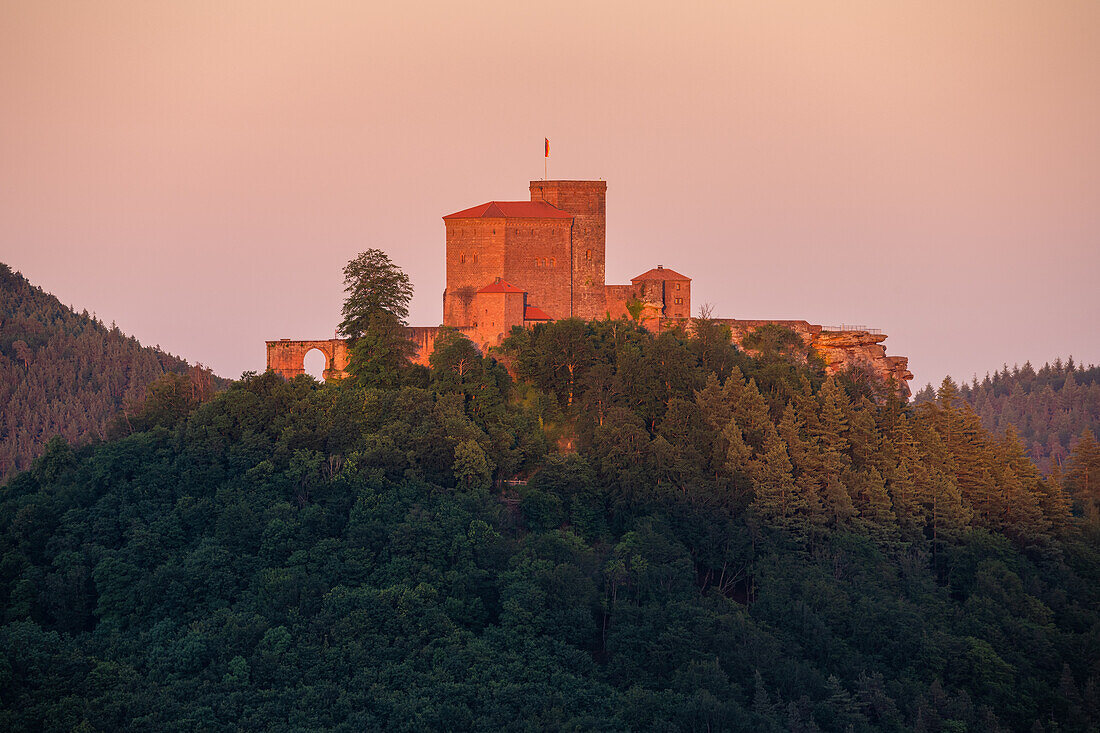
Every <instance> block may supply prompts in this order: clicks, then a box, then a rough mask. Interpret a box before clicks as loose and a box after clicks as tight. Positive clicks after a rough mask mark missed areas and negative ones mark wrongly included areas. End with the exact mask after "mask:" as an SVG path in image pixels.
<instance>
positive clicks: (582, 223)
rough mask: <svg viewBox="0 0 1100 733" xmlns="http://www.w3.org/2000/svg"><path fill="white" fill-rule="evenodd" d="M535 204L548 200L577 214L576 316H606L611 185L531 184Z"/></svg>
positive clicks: (574, 233)
mask: <svg viewBox="0 0 1100 733" xmlns="http://www.w3.org/2000/svg"><path fill="white" fill-rule="evenodd" d="M531 201H533V202H534V201H545V202H546V203H548V204H550V205H551V206H554V207H556V208H558V209H561V210H562V211H568V212H569V213H570V214H572V215H573V230H572V237H571V238H570V244H571V249H572V252H571V253H570V260H571V275H572V277H571V290H572V292H571V294H570V300H571V303H572V308H571V310H572V315H573V316H574V317H576V318H583V319H585V320H591V319H594V318H602V317H604V315H605V314H606V312H607V303H606V300H605V294H604V274H605V263H606V255H605V252H606V243H607V224H606V221H607V220H606V210H607V182H606V181H531Z"/></svg>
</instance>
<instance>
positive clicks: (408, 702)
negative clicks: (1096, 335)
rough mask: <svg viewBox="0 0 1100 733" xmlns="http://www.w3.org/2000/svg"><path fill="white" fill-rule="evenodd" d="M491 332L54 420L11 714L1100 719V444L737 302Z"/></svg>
mask: <svg viewBox="0 0 1100 733" xmlns="http://www.w3.org/2000/svg"><path fill="white" fill-rule="evenodd" d="M501 356H502V358H506V359H508V360H510V361H511V363H512V365H513V368H514V370H515V372H516V373H517V374H518V381H517V382H513V381H512V380H511V379H510V378H509V376H508V373H507V372H506V371H505V370H504V369H502V368H501V366H500V364H498V363H497V362H495V361H494V360H493V359H491V358H483V357H481V356H480V355H479V354H478V352H477V351H476V349H474V348H473V347H472V345H471V344H469V342H468V341H465V340H464V339H462V338H459V337H456V336H451V337H449V338H448V339H447V340H444V341H443V342H442V343H441V344H440V345H439V347H438V348H437V350H436V353H435V354H434V355H433V357H432V361H431V369H430V371H417V370H415V369H410V370H409V372H408V373H405V374H402V375H400V378H394V377H392V376H388V377H387V379H386V381H388V382H390V383H392V384H395V385H396V384H399V383H400V384H403V386H391V387H387V388H369V387H361V386H356V384H355V382H353V381H352V380H347V381H346V382H345V383H341V384H335V385H320V384H318V383H316V382H314V381H313V380H311V379H310V378H308V377H299V378H296V379H294V380H292V381H290V382H285V381H283V380H282V379H281V378H279V377H278V376H276V375H274V374H272V373H268V374H265V375H261V376H252V377H249V378H247V379H245V380H243V381H241V382H237V383H235V384H234V385H232V387H231V388H230V389H229V390H227V391H226V392H223V393H222V394H220V395H218V396H216V397H215V398H214V399H213V400H212V401H210V402H207V403H206V404H203V405H201V406H197V407H194V408H193V409H192V411H191V412H190V413H189V414H182V413H165V412H158V411H157V410H156V409H155V406H152V407H151V406H149V405H147V406H146V408H145V409H144V410H143V412H144V413H156V414H160V415H167V417H163V418H162V419H158V420H157V421H156V422H155V424H152V423H148V422H146V423H141V426H144V427H138V428H135V430H134V432H133V433H132V434H130V435H128V436H126V437H123V438H121V439H118V440H115V441H111V442H104V443H100V444H97V445H94V446H86V447H83V448H76V449H73V448H70V447H68V446H66V445H64V444H63V443H60V442H55V443H53V444H52V445H51V446H50V448H49V450H48V451H47V453H46V454H45V455H44V456H42V457H41V458H40V459H38V460H37V461H36V462H35V464H34V466H33V468H32V469H31V470H30V471H28V472H24V473H21V474H19V475H17V476H16V477H15V478H13V479H12V480H11V481H10V482H9V483H8V484H7V485H6V486H4V487H3V488H2V489H0V537H2V544H0V557H2V563H0V606H2V607H3V609H4V617H3V619H2V621H3V624H4V625H3V626H2V627H0V659H4V660H6V661H5V663H4V666H2V667H0V728H2V729H4V730H13V731H14V730H39V729H43V728H45V729H47V730H72V729H76V728H79V729H83V730H124V729H140V730H180V731H184V730H187V731H190V730H198V729H202V730H214V731H230V730H265V731H266V730H272V731H290V730H340V731H352V730H396V731H401V730H408V731H412V730H485V731H497V730H578V731H579V730H606V731H625V730H667V731H679V730H682V731H703V730H715V731H717V730H723V731H785V730H786V731H803V732H810V731H838V732H843V731H856V732H862V731H880V730H881V731H903V730H904V731H907V730H919V731H961V730H974V731H977V730H981V731H991V732H996V731H1002V730H1005V731H1006V730H1013V731H1032V730H1043V731H1052V730H1058V731H1086V730H1095V729H1096V726H1097V725H1098V724H1100V666H1098V665H1097V660H1098V659H1100V518H1098V514H1097V511H1096V507H1097V505H1098V504H1100V492H1098V491H1097V482H1096V481H1095V476H1096V475H1097V471H1100V450H1097V449H1096V446H1095V444H1091V447H1090V446H1086V445H1084V444H1083V445H1082V447H1081V448H1080V450H1079V451H1078V453H1077V454H1075V455H1074V456H1073V457H1071V459H1070V460H1069V461H1068V464H1069V465H1072V466H1073V470H1070V471H1068V472H1067V474H1066V476H1067V479H1066V484H1065V485H1063V484H1062V483H1059V482H1057V481H1054V480H1050V479H1044V478H1043V477H1042V476H1041V475H1040V474H1039V473H1038V471H1037V470H1036V469H1035V467H1034V466H1033V465H1032V464H1031V463H1030V462H1029V461H1027V460H1026V458H1025V457H1024V455H1023V448H1022V447H1021V445H1020V444H1019V443H1018V442H1016V441H1014V440H1012V439H1011V437H1009V438H1003V437H998V436H993V435H990V434H989V433H988V432H987V431H985V430H984V429H983V428H982V427H981V425H979V424H977V421H976V419H974V418H973V416H972V414H971V413H970V412H969V411H968V410H966V409H963V408H961V406H960V401H959V399H958V396H957V394H956V393H955V391H954V389H953V387H952V385H951V384H950V383H946V384H945V385H944V388H943V389H942V390H941V393H940V394H939V395H938V399H937V400H936V401H934V402H931V403H927V404H924V405H921V406H919V407H916V408H913V407H911V406H907V405H903V404H901V403H899V402H898V401H889V402H887V403H885V404H879V403H876V402H874V401H873V400H871V399H868V394H867V393H866V392H865V391H864V390H863V389H862V388H861V387H860V386H859V384H858V382H854V381H848V380H844V379H825V378H824V375H823V374H822V372H821V370H820V369H819V368H815V367H814V366H813V365H812V364H811V366H805V365H804V364H803V363H801V362H799V361H797V360H792V359H790V358H788V357H787V356H784V355H783V354H782V353H764V354H763V355H762V356H761V357H759V358H748V357H746V356H745V355H744V354H743V353H740V352H738V351H737V350H736V349H734V348H733V347H731V346H730V345H729V339H728V333H727V334H725V335H723V334H722V333H721V332H720V329H719V330H717V331H715V332H710V331H708V330H707V329H701V330H700V333H699V334H698V335H696V336H693V337H692V338H691V339H688V340H685V339H684V338H683V337H681V336H680V335H678V334H675V333H664V334H662V335H660V336H653V335H652V334H649V333H646V332H643V331H641V330H639V329H637V328H636V327H633V326H630V325H629V324H626V323H625V322H606V321H605V322H601V323H587V324H586V323H581V322H578V321H558V322H554V323H550V324H546V325H540V326H537V327H536V328H535V329H534V330H533V331H529V332H521V333H516V334H515V335H514V336H513V337H512V338H510V339H509V341H508V343H507V349H506V351H505V353H503V354H501ZM358 374H359V376H358V377H357V379H362V378H364V377H363V375H365V374H368V372H367V371H366V370H362V371H359V372H358ZM369 374H370V375H372V378H375V377H377V375H376V374H375V373H374V372H370V373H369ZM145 428H148V429H145ZM568 445H573V446H575V450H565V451H558V450H555V448H554V446H568ZM1090 476H1091V477H1092V478H1091V481H1090V478H1089V477H1090ZM1067 490H1068V491H1069V494H1067Z"/></svg>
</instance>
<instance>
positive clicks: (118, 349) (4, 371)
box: [0, 263, 227, 481]
mask: <svg viewBox="0 0 1100 733" xmlns="http://www.w3.org/2000/svg"><path fill="white" fill-rule="evenodd" d="M166 373H176V374H186V375H188V377H189V378H190V379H191V380H192V382H193V383H194V386H195V389H196V391H204V390H210V389H214V388H218V387H224V386H225V385H226V384H227V383H226V382H225V380H220V379H217V378H216V377H214V376H213V375H212V374H210V373H209V371H208V370H205V369H203V368H201V367H191V366H188V364H187V362H185V361H183V360H182V359H179V358H177V357H175V356H172V355H171V354H167V353H165V352H163V351H161V350H160V349H159V348H149V347H144V346H142V345H141V344H139V343H138V342H137V340H136V339H133V338H130V337H128V336H126V335H124V334H123V333H122V332H121V331H120V330H119V329H118V328H117V327H116V326H115V325H114V324H111V326H110V327H107V326H106V325H104V324H103V323H101V322H100V321H99V320H98V319H96V318H95V317H93V316H89V315H88V313H87V311H85V312H84V313H81V314H78V313H75V312H73V310H72V309H70V308H68V307H66V306H64V305H62V303H61V302H60V301H59V300H58V299H57V298H55V297H54V296H52V295H50V294H48V293H45V292H43V291H42V289H41V288H37V287H34V286H32V285H31V284H30V283H29V282H27V280H26V278H24V277H23V276H22V275H20V274H19V273H17V272H13V271H12V270H11V268H10V267H8V266H7V265H5V264H3V263H0V405H3V409H2V411H0V481H2V480H3V479H4V478H6V477H8V476H10V475H11V474H12V473H13V472H15V471H17V470H23V469H26V468H28V467H30V465H31V460H32V459H33V458H34V457H35V456H37V455H39V454H40V453H41V452H42V450H43V449H44V448H45V446H46V442H47V441H48V440H49V439H50V438H51V437H52V436H55V435H60V436H62V437H64V438H65V439H66V440H67V441H69V442H70V443H72V444H74V445H79V444H83V443H87V442H89V441H92V440H101V439H103V438H105V437H107V434H108V428H109V426H110V424H111V421H112V420H113V419H115V417H116V415H118V413H119V412H120V411H122V410H125V409H126V408H127V407H128V406H133V405H136V404H138V403H140V402H141V401H142V400H143V399H144V397H145V389H146V387H147V386H148V385H149V384H151V383H152V382H153V381H154V380H156V379H157V378H159V377H161V376H162V375H164V374H166Z"/></svg>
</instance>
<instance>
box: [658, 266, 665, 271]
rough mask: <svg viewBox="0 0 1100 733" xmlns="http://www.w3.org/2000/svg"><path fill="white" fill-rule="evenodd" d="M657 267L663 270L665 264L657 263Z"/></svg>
mask: <svg viewBox="0 0 1100 733" xmlns="http://www.w3.org/2000/svg"><path fill="white" fill-rule="evenodd" d="M657 269H658V270H663V269H665V266H664V265H657Z"/></svg>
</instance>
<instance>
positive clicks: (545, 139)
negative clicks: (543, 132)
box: [543, 137, 550, 158]
mask: <svg viewBox="0 0 1100 733" xmlns="http://www.w3.org/2000/svg"><path fill="white" fill-rule="evenodd" d="M543 141H545V142H546V157H547V158H549V157H550V138H548V137H544V138H543Z"/></svg>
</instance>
